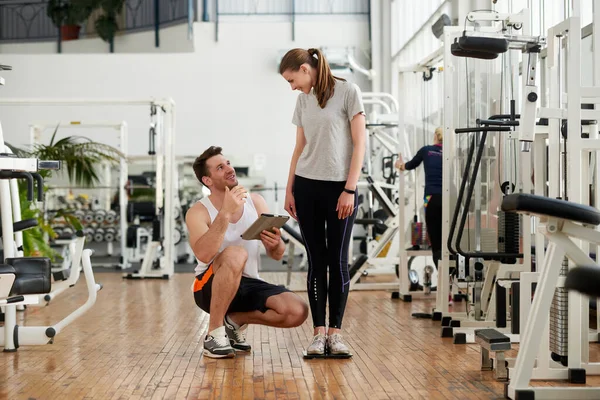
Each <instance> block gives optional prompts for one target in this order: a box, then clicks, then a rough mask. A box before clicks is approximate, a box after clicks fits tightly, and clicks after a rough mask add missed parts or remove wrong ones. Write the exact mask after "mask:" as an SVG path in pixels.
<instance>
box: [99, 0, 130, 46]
mask: <svg viewBox="0 0 600 400" xmlns="http://www.w3.org/2000/svg"><path fill="white" fill-rule="evenodd" d="M124 5H125V0H100V7H101V8H102V10H103V11H104V13H103V14H102V15H100V16H99V17H98V19H97V20H96V24H95V27H96V33H97V34H98V36H100V38H101V39H102V40H104V41H105V42H107V43H109V44H110V52H111V53H112V52H113V51H114V38H115V34H116V33H117V31H118V30H119V25H118V23H117V15H118V14H119V13H120V12H121V11H122V10H123V6H124Z"/></svg>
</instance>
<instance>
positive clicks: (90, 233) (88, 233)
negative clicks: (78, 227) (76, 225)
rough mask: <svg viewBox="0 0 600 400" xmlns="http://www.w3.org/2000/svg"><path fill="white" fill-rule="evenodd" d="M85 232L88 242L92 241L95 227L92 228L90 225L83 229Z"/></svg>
mask: <svg viewBox="0 0 600 400" xmlns="http://www.w3.org/2000/svg"><path fill="white" fill-rule="evenodd" d="M83 233H84V234H85V241H86V242H88V243H89V242H91V241H93V240H94V228H90V227H88V228H85V229H84V230H83Z"/></svg>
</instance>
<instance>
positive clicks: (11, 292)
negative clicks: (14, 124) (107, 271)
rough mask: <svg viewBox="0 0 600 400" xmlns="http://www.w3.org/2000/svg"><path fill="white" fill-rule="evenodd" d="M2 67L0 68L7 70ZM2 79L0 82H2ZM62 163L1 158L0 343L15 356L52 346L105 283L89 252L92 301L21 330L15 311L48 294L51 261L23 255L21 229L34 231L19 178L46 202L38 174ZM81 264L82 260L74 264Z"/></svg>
mask: <svg viewBox="0 0 600 400" xmlns="http://www.w3.org/2000/svg"><path fill="white" fill-rule="evenodd" d="M7 69H8V68H5V67H4V66H0V71H1V70H7ZM0 80H1V81H3V80H2V79H0ZM0 147H1V148H3V149H4V148H5V144H4V135H3V133H2V126H1V125H0ZM60 165H61V164H60V161H48V160H38V159H34V158H17V157H14V156H12V155H10V154H9V153H5V154H3V155H2V156H1V157H0V217H1V220H2V223H1V229H2V247H3V259H4V260H3V263H2V265H0V305H2V306H3V307H4V310H5V316H4V327H3V328H2V330H0V344H1V345H2V346H4V351H5V352H14V351H16V350H17V349H18V348H19V347H20V346H21V345H43V344H47V343H52V342H53V341H54V338H55V337H56V336H57V335H58V334H59V333H60V332H61V331H62V330H63V329H64V328H65V327H66V326H68V325H69V324H70V323H72V322H73V321H74V320H76V319H77V318H78V317H80V316H81V315H83V314H84V313H85V312H87V311H88V310H89V309H90V308H91V307H92V306H93V305H94V303H95V301H96V295H97V292H98V291H99V290H100V289H101V285H98V284H96V282H95V280H94V274H93V271H92V265H91V260H90V257H91V251H90V250H84V251H83V252H82V253H81V255H82V263H83V271H84V274H85V279H86V283H87V289H88V299H87V301H86V302H85V303H84V304H83V305H81V306H80V307H79V308H77V309H76V310H74V311H73V312H72V313H70V314H69V315H67V316H66V317H65V318H63V319H62V320H60V321H59V322H58V323H56V324H53V325H49V326H19V325H18V324H17V318H16V311H17V307H20V306H24V305H27V304H36V303H37V302H38V301H39V298H40V297H39V296H40V294H45V293H50V292H51V291H52V284H51V277H50V275H51V265H50V264H51V263H50V259H49V258H45V257H22V256H21V255H22V253H21V252H22V247H21V246H22V235H21V234H20V232H21V231H22V230H23V229H27V228H30V227H33V225H32V224H30V223H29V222H28V221H27V220H25V221H20V214H21V210H20V202H19V200H18V199H19V193H18V191H17V192H15V189H17V190H18V186H17V184H16V181H15V180H16V179H25V180H26V181H27V189H28V190H27V200H28V201H29V202H33V201H34V196H33V192H34V183H33V182H34V180H35V181H36V182H37V184H38V186H37V195H38V196H37V199H36V200H37V201H42V197H43V179H42V178H41V176H40V175H39V174H38V171H40V170H57V169H59V168H60ZM81 236H82V235H81ZM76 262H78V261H76Z"/></svg>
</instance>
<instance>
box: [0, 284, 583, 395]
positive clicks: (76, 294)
mask: <svg viewBox="0 0 600 400" xmlns="http://www.w3.org/2000/svg"><path fill="white" fill-rule="evenodd" d="M263 276H264V277H265V278H267V279H269V280H271V281H273V280H277V279H281V274H279V275H270V276H269V275H268V274H264V275H263ZM96 278H97V280H98V282H100V283H102V284H103V285H104V289H103V290H102V291H101V292H99V295H98V301H97V303H96V305H95V306H94V308H93V309H92V310H91V311H89V312H88V313H87V314H86V315H84V316H82V317H81V318H80V319H79V320H77V321H76V322H74V323H73V324H72V325H70V326H68V327H67V328H66V329H65V330H64V331H63V332H62V333H61V334H60V335H59V336H57V337H56V340H55V343H54V344H52V345H46V346H29V347H21V348H20V349H19V350H18V352H16V353H3V354H0V398H2V399H11V400H12V399H140V398H144V399H163V398H164V399H196V398H203V399H204V398H206V399H208V398H226V399H242V398H244V399H263V398H264V399H275V398H281V399H285V398H293V399H296V398H302V399H341V398H349V399H354V398H357V399H370V400H374V399H388V398H397V399H500V398H503V384H501V383H499V382H496V381H495V380H494V379H493V377H492V374H491V372H481V371H479V350H478V347H477V346H476V345H454V344H452V339H442V338H441V337H440V325H439V322H437V323H436V322H433V321H431V320H418V319H413V318H412V317H411V316H410V314H411V312H415V311H424V310H428V309H429V308H430V305H428V304H427V303H426V302H423V301H415V302H413V303H403V302H400V301H397V300H396V301H392V300H391V299H390V297H389V294H388V293H385V292H352V293H351V294H350V298H349V301H348V307H347V311H346V316H345V319H344V332H345V337H346V339H347V342H348V344H349V346H350V347H351V350H352V352H353V354H354V357H353V358H352V359H349V360H304V359H303V358H302V350H303V348H304V347H305V346H307V344H308V343H309V340H310V337H311V333H312V328H311V323H310V317H309V319H308V320H307V321H306V323H305V324H304V325H303V326H301V327H299V328H296V329H287V330H285V329H275V328H268V327H262V326H251V327H250V328H249V329H248V331H247V336H248V341H249V342H250V343H251V344H252V346H253V352H252V353H251V354H247V355H239V356H237V357H236V358H235V359H231V360H213V359H208V358H205V357H203V356H202V337H203V334H204V331H205V329H206V327H207V323H208V319H207V316H206V314H204V313H203V312H202V311H201V310H199V309H198V308H197V307H196V305H195V303H194V300H193V296H192V293H191V291H190V286H191V283H192V279H193V275H192V274H176V275H175V276H174V277H173V279H171V280H169V281H161V280H157V281H152V280H147V281H127V280H122V278H121V275H120V274H118V273H101V274H96ZM71 291H72V293H69V294H63V296H62V297H59V298H57V299H56V300H55V302H54V303H53V304H51V305H50V306H48V307H45V308H29V309H28V310H26V311H25V312H20V313H19V314H18V319H19V320H20V322H19V324H21V325H40V324H49V323H53V322H56V321H58V320H59V319H60V318H62V317H63V316H64V315H66V314H68V313H69V312H70V311H71V310H72V309H73V308H74V307H77V306H78V305H79V304H81V303H82V302H83V301H84V300H85V296H86V293H85V287H84V285H83V284H82V282H80V283H78V285H77V286H76V287H75V288H73V289H71ZM300 295H301V296H303V297H305V295H306V293H300ZM589 383H590V379H588V384H589Z"/></svg>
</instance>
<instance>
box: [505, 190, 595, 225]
mask: <svg viewBox="0 0 600 400" xmlns="http://www.w3.org/2000/svg"><path fill="white" fill-rule="evenodd" d="M502 211H505V212H521V213H527V214H535V215H541V216H548V217H555V218H560V219H565V220H570V221H574V222H580V223H583V224H589V225H599V224H600V211H598V210H597V209H596V208H594V207H590V206H586V205H583V204H577V203H573V202H570V201H565V200H559V199H553V198H550V197H545V196H537V195H533V194H527V193H515V194H509V195H508V196H505V197H504V199H503V200H502Z"/></svg>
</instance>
